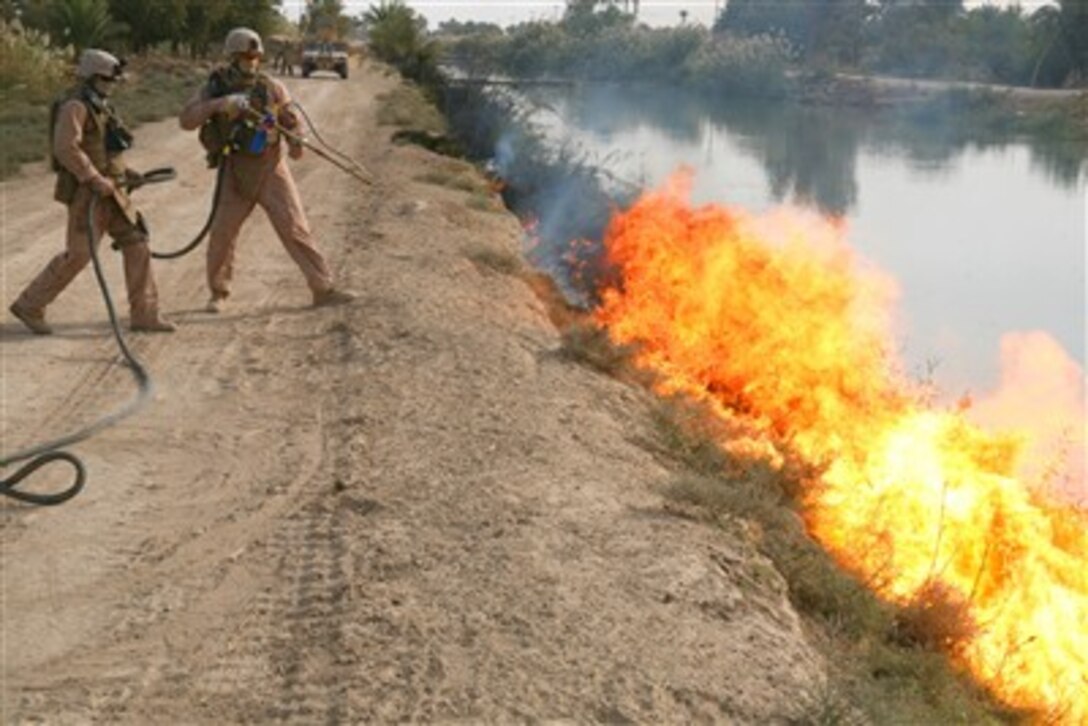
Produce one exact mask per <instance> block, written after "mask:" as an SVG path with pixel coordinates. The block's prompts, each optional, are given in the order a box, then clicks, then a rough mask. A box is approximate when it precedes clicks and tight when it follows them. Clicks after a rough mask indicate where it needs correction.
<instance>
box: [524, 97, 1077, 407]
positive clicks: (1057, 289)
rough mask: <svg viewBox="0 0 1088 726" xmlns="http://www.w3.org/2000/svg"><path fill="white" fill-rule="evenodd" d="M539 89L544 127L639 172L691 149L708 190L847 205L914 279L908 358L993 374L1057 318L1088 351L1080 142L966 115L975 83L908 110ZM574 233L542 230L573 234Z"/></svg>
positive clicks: (563, 217)
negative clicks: (1013, 344)
mask: <svg viewBox="0 0 1088 726" xmlns="http://www.w3.org/2000/svg"><path fill="white" fill-rule="evenodd" d="M533 97H534V99H535V102H536V103H537V104H538V108H546V109H547V110H546V111H544V112H543V113H542V114H540V116H539V118H540V119H542V120H543V122H544V126H545V127H548V128H550V129H551V131H552V132H554V133H555V134H556V135H557V136H561V137H562V138H564V139H565V140H566V143H573V144H574V145H575V146H576V147H578V148H580V149H581V150H582V154H583V158H585V159H586V160H588V161H590V162H594V161H595V162H597V163H598V164H599V165H601V166H605V167H607V169H608V171H609V172H610V173H612V174H614V175H616V176H618V177H621V178H624V179H627V180H629V181H632V182H634V183H635V184H637V185H639V186H642V187H649V186H654V185H656V184H658V183H660V182H661V181H662V180H663V179H664V178H665V177H666V176H668V175H669V174H670V173H672V172H673V171H674V170H675V169H676V167H677V166H679V165H687V166H690V167H692V168H694V170H695V172H696V175H695V176H696V188H695V197H696V198H695V201H696V202H698V203H702V202H723V203H729V204H739V205H740V206H743V207H745V208H747V209H749V210H751V211H755V212H759V211H761V210H765V209H767V208H770V207H773V206H777V205H779V204H782V203H790V204H797V205H801V206H805V207H809V208H812V209H816V210H819V211H821V212H823V213H826V214H831V215H835V216H840V217H843V218H844V219H845V220H846V222H847V225H848V229H849V236H850V239H851V242H852V243H853V244H854V245H855V246H856V247H857V248H858V249H859V251H860V252H861V253H862V254H863V255H864V256H865V257H867V258H868V259H871V260H874V261H875V262H876V263H877V264H878V265H879V266H880V267H882V268H883V269H885V270H887V271H888V272H890V273H891V274H892V275H894V276H895V277H896V278H897V279H898V281H899V283H900V285H901V288H902V299H901V305H902V308H903V309H902V311H901V313H902V318H903V325H902V330H901V331H900V334H901V337H900V342H901V345H902V347H903V354H904V357H905V360H906V363H907V365H908V366H909V367H910V368H911V370H913V371H915V372H918V373H923V372H925V371H926V370H927V369H928V368H929V367H930V366H932V365H934V364H935V365H937V367H938V375H937V377H938V379H939V383H940V384H941V385H942V386H943V387H944V388H945V389H946V390H950V391H971V392H976V393H977V392H978V391H979V390H980V389H985V388H986V387H988V386H990V385H993V384H995V383H996V381H997V380H998V379H999V377H1000V371H999V370H998V351H999V349H1000V346H1001V342H1000V341H1001V339H1002V336H1003V335H1004V334H1005V333H1006V332H1009V331H1014V330H1042V331H1046V332H1047V333H1049V334H1050V335H1052V336H1053V337H1054V338H1055V339H1056V340H1058V341H1059V342H1060V344H1061V345H1062V347H1063V348H1064V349H1065V350H1066V351H1068V352H1069V354H1070V355H1071V356H1072V357H1073V358H1075V359H1076V360H1077V361H1078V362H1079V363H1080V365H1081V366H1083V365H1084V362H1085V332H1084V329H1085V241H1086V238H1085V224H1086V217H1085V214H1086V212H1085V203H1086V201H1088V200H1086V198H1085V193H1086V189H1085V180H1086V178H1088V173H1086V169H1088V164H1086V159H1088V151H1086V149H1085V147H1084V145H1083V144H1077V143H1072V142H1068V141H1063V140H1061V139H1060V138H1059V137H1056V136H1054V135H1048V134H1047V133H1038V134H1033V135H1031V136H1016V135H1014V134H1013V133H1012V131H1011V129H1010V128H1008V127H1007V126H1004V125H1002V124H1001V123H990V124H983V125H982V127H981V128H980V127H979V125H978V123H976V122H977V117H974V116H973V117H972V119H975V121H972V122H971V123H969V122H968V121H967V120H965V119H964V118H961V117H960V116H958V115H957V113H958V112H959V111H961V110H963V109H964V108H965V106H964V104H969V103H973V101H972V100H971V99H970V98H957V97H951V98H950V99H948V100H947V101H946V102H942V103H936V104H931V105H928V106H924V107H919V108H917V109H915V110H914V111H912V112H910V113H903V112H901V111H895V112H893V111H891V110H887V109H884V110H881V109H874V110H866V111H862V110H859V109H856V108H852V109H835V108H828V107H814V106H805V105H800V104H789V103H770V102H763V103H756V102H751V101H743V102H742V101H736V100H731V99H724V98H700V97H697V96H693V95H692V94H688V93H683V92H680V91H677V90H672V89H666V90H663V91H661V92H659V93H654V94H647V93H646V91H645V89H644V88H640V89H637V90H632V89H628V88H624V87H622V86H603V87H602V86H586V87H581V88H575V89H561V90H557V89H548V90H546V91H535V92H534V93H533ZM581 198H582V199H584V198H585V195H584V194H583V195H581ZM545 207H546V205H545ZM538 211H540V212H541V213H542V214H546V209H541V210H538ZM553 218H555V219H558V220H560V221H561V222H562V223H563V225H562V226H563V230H562V231H563V233H564V234H566V233H567V232H568V230H567V227H569V225H570V224H571V223H572V221H577V217H575V216H574V215H572V214H571V213H570V210H569V209H567V210H566V211H564V212H562V213H560V214H557V215H553ZM597 223H598V225H599V224H603V220H597ZM596 229H597V225H594V228H592V229H589V230H588V234H587V233H585V232H583V233H582V234H580V235H571V236H578V237H581V238H585V237H592V236H593V232H595V231H596ZM571 236H567V237H564V236H563V234H559V235H558V236H557V237H556V239H554V240H551V241H550V242H549V241H548V240H545V243H546V244H549V245H551V246H552V247H553V248H554V249H563V248H564V246H565V245H566V244H567V243H568V242H569V239H570V238H571Z"/></svg>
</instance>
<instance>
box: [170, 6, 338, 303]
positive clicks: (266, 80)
mask: <svg viewBox="0 0 1088 726" xmlns="http://www.w3.org/2000/svg"><path fill="white" fill-rule="evenodd" d="M224 48H225V51H226V53H227V54H228V55H229V57H230V62H229V64H228V65H226V66H223V67H220V68H216V69H215V70H214V71H212V73H211V75H210V77H209V78H208V81H207V83H205V84H204V86H203V87H202V88H201V89H200V90H199V91H197V93H196V94H195V95H194V96H193V97H192V98H191V99H190V100H189V102H188V103H187V104H186V105H185V108H184V109H183V110H182V112H181V116H180V118H179V121H180V124H181V127H182V128H183V129H186V130H195V129H198V128H199V129H200V140H201V143H202V144H203V145H204V148H205V150H206V151H207V152H208V161H209V165H211V166H218V165H225V168H224V169H223V171H224V180H223V183H222V185H221V189H220V191H219V198H218V199H217V202H216V204H217V206H216V210H215V215H214V217H213V219H212V223H211V231H210V237H209V240H208V253H207V279H208V287H209V289H210V292H211V296H210V298H209V300H208V305H207V310H208V312H212V313H218V312H220V311H221V310H222V309H223V308H224V306H225V305H226V301H227V299H228V298H229V297H230V292H231V290H230V288H231V280H232V277H233V270H234V255H235V248H236V245H237V241H238V234H239V232H240V231H241V227H242V224H243V223H244V222H245V220H246V218H247V217H249V214H250V212H252V211H253V208H254V206H256V205H260V206H261V208H263V209H264V211H265V213H266V214H267V215H268V219H269V221H270V222H271V223H272V226H273V228H274V229H275V230H276V234H277V236H278V237H279V238H280V242H281V243H282V244H283V246H284V249H286V250H287V253H288V254H289V255H290V256H291V259H292V260H294V261H295V264H297V265H298V267H299V269H300V270H301V271H302V274H303V276H304V277H305V278H306V283H307V285H308V286H309V288H310V291H311V292H312V294H313V303H314V305H316V306H322V305H337V304H342V303H346V302H350V301H351V300H353V299H354V295H352V294H351V293H349V292H346V291H344V290H340V289H337V288H336V287H335V286H334V284H333V279H332V273H331V272H330V270H329V266H328V263H327V262H326V261H325V257H324V255H323V254H322V253H321V251H320V250H319V249H318V247H317V244H316V242H315V240H314V237H313V233H312V232H311V231H310V225H309V222H308V220H307V219H306V212H305V210H304V209H303V207H302V200H301V198H300V196H299V193H298V188H297V186H296V185H295V180H294V177H293V176H292V175H291V170H290V169H289V168H288V166H287V163H286V161H285V160H284V153H283V149H284V146H285V145H286V146H287V147H288V155H289V156H290V157H291V158H292V159H300V158H302V155H303V149H304V146H305V145H304V141H303V139H302V137H301V135H299V134H297V133H292V130H293V129H297V128H298V125H299V124H298V118H297V117H296V116H295V114H294V112H293V111H292V110H291V105H292V101H291V96H290V94H289V93H288V92H287V88H286V87H285V86H284V85H283V84H282V83H281V82H280V81H278V80H276V79H274V78H272V77H270V76H268V75H266V74H264V73H262V72H260V70H259V67H260V62H261V59H262V57H263V55H264V46H263V44H262V42H261V37H260V36H259V35H258V34H257V33H256V32H254V31H253V30H250V29H249V28H235V29H234V30H232V31H230V33H229V34H228V35H227V38H226V42H225V44H224Z"/></svg>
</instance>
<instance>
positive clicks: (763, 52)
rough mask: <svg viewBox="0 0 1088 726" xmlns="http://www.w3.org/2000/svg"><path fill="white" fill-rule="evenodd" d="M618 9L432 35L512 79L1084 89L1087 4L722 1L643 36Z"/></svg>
mask: <svg viewBox="0 0 1088 726" xmlns="http://www.w3.org/2000/svg"><path fill="white" fill-rule="evenodd" d="M629 6H630V3H623V2H620V1H619V0H568V1H567V5H566V9H565V12H564V14H563V16H562V18H561V19H559V20H558V21H556V22H549V21H534V22H530V23H523V24H521V25H517V26H512V27H509V28H506V29H501V28H498V27H497V26H493V25H487V24H478V23H458V22H447V23H443V24H442V25H440V26H439V32H440V33H443V34H446V35H448V36H456V37H457V38H458V46H459V48H460V50H461V55H462V57H464V58H466V59H467V56H468V55H469V54H472V55H473V56H474V57H472V58H471V59H470V62H472V63H476V64H478V65H480V66H482V67H488V66H491V67H493V68H494V69H495V70H499V71H504V72H512V73H540V72H544V73H554V72H559V73H562V72H573V73H575V74H577V75H585V76H589V77H596V78H615V77H624V76H629V77H632V78H647V77H650V78H657V79H666V80H675V79H678V78H681V77H684V76H688V77H690V76H691V75H692V73H693V72H694V73H695V74H696V75H699V74H700V73H702V72H703V69H712V70H715V71H716V70H722V71H728V72H732V73H734V74H742V75H747V76H750V77H751V80H752V81H756V80H757V79H758V78H759V77H760V76H761V75H762V76H769V75H770V74H768V73H767V72H766V70H767V69H771V70H775V69H776V68H777V67H778V66H781V65H782V64H783V63H785V64H787V65H789V66H790V67H792V68H794V69H799V70H805V71H847V72H859V73H870V74H888V75H903V76H909V77H918V78H948V79H957V80H971V81H979V82H989V83H1004V84H1010V85H1021V86H1040V87H1077V86H1086V85H1088V0H1057V1H1056V2H1050V3H1043V4H1034V3H1033V4H1032V5H1031V6H1030V7H1028V8H1022V7H1020V6H1012V7H1007V8H1001V7H996V6H990V5H985V6H979V7H973V8H970V9H968V8H966V7H965V6H964V3H963V0H925V1H923V2H919V0H728V2H726V3H725V5H724V9H723V10H722V11H721V13H720V14H719V15H718V17H717V18H716V20H715V22H714V24H713V27H712V28H711V29H710V31H709V32H703V33H700V32H699V31H701V30H702V28H700V27H699V26H694V25H692V24H687V23H684V22H681V23H680V24H679V25H677V26H674V27H672V28H654V29H651V28H648V27H646V26H645V25H643V24H641V23H639V21H638V16H637V13H633V12H628V11H627V9H626V8H627V7H629ZM636 6H637V4H636ZM466 40H468V41H469V42H465V41H466ZM636 55H637V56H640V57H637V58H635V57H633V56H636ZM761 70H762V71H763V72H762V73H761ZM738 80H739V81H740V82H742V83H748V81H747V80H743V79H739V78H738ZM721 82H722V83H726V81H725V80H722V81H721Z"/></svg>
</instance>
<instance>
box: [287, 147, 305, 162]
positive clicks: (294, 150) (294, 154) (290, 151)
mask: <svg viewBox="0 0 1088 726" xmlns="http://www.w3.org/2000/svg"><path fill="white" fill-rule="evenodd" d="M287 155H288V156H290V157H291V158H292V159H296V160H297V159H301V158H302V144H291V143H289V144H288V145H287Z"/></svg>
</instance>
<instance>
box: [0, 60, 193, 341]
mask: <svg viewBox="0 0 1088 726" xmlns="http://www.w3.org/2000/svg"><path fill="white" fill-rule="evenodd" d="M122 71H123V63H121V61H119V60H118V59H117V58H116V57H114V56H112V55H110V54H109V53H107V52H105V51H102V50H96V49H90V50H85V51H84V52H83V53H82V54H81V56H80V59H79V65H78V67H77V69H76V75H77V76H78V77H79V83H78V84H77V85H76V86H75V87H73V88H72V89H70V90H69V91H68V92H67V93H66V94H65V95H64V96H62V97H61V98H60V99H58V101H57V102H56V103H55V104H54V106H53V111H52V146H53V169H54V171H56V173H57V183H56V187H55V190H54V198H55V199H56V200H57V201H59V202H62V203H64V204H66V205H68V234H67V243H66V249H65V250H64V251H63V252H61V253H60V254H58V255H57V256H56V257H54V258H53V259H52V260H51V261H50V262H49V264H48V265H46V267H45V269H44V270H42V271H41V272H40V273H39V274H38V276H37V277H36V278H34V280H33V281H32V282H31V283H30V285H28V286H27V288H26V289H25V290H23V292H22V294H21V295H19V297H18V299H17V300H16V301H15V302H14V303H13V304H12V305H11V308H10V310H11V312H12V314H13V315H15V317H17V318H18V319H19V320H21V321H22V322H23V324H25V325H26V326H27V327H28V328H30V330H31V331H33V332H34V333H37V334H38V335H48V334H50V333H52V332H53V330H52V328H51V327H50V326H49V324H48V323H46V321H45V308H46V306H48V305H49V304H50V303H51V302H53V300H54V299H56V297H57V296H58V295H60V293H61V292H62V291H63V290H64V289H65V288H66V287H67V286H68V284H69V283H70V282H71V281H72V280H73V279H74V278H75V276H76V275H78V274H79V272H80V271H81V270H82V269H83V268H84V267H86V266H87V263H88V262H90V260H91V251H90V247H89V244H88V235H89V230H88V227H87V212H88V208H89V207H90V205H91V202H92V201H93V200H94V199H95V198H96V197H97V199H98V204H97V205H96V210H95V212H96V213H95V219H94V230H95V235H96V239H95V240H94V244H95V245H96V246H97V245H98V243H99V242H100V241H101V238H102V234H103V232H105V233H108V234H109V235H110V237H112V238H113V240H114V247H117V248H120V250H121V256H122V258H123V260H124V269H125V286H126V288H127V292H128V303H129V309H130V320H129V322H130V326H131V328H132V330H134V331H145V332H171V331H173V330H175V327H176V326H175V325H174V324H173V323H171V322H169V321H167V320H165V319H164V318H163V317H162V316H161V315H160V314H159V299H158V291H157V290H156V287H155V280H154V278H153V277H152V274H151V251H150V250H149V249H148V244H147V243H148V235H147V227H146V225H145V224H144V221H143V219H142V217H141V216H140V213H139V212H137V211H136V208H135V207H134V206H133V205H132V201H131V200H130V199H129V197H128V194H127V193H126V192H125V183H126V182H127V181H131V180H132V179H133V178H138V177H139V174H137V173H135V172H133V171H132V170H131V169H128V168H127V167H126V166H125V162H124V156H123V152H124V150H125V149H127V148H129V147H130V146H131V145H132V135H131V134H130V133H129V132H128V130H127V129H125V127H124V124H123V123H122V122H121V119H120V118H119V117H118V116H117V114H116V112H115V111H114V109H113V107H112V106H111V105H110V102H109V96H110V93H111V92H112V90H113V88H114V86H115V85H116V83H117V82H118V81H119V80H120V79H121V77H122V75H123V74H122Z"/></svg>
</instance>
